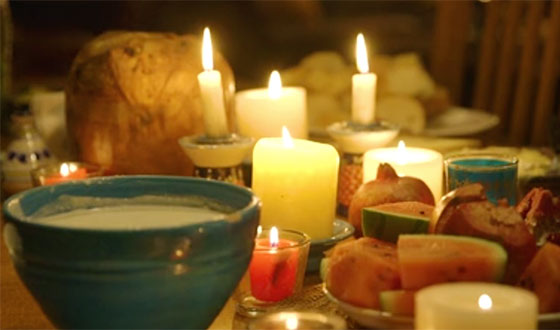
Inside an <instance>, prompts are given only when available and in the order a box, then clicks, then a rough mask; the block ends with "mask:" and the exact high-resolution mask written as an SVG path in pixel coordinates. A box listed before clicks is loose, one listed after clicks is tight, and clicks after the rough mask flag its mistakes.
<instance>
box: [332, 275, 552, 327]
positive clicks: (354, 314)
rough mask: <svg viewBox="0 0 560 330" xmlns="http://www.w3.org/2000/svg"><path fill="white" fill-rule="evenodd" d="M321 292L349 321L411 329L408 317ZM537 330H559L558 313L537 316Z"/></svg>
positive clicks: (412, 324)
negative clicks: (351, 302)
mask: <svg viewBox="0 0 560 330" xmlns="http://www.w3.org/2000/svg"><path fill="white" fill-rule="evenodd" d="M323 292H325V295H326V296H327V297H328V298H329V299H330V300H331V301H332V302H334V303H335V304H336V305H338V307H339V308H340V310H342V311H343V312H344V313H346V314H347V315H348V316H349V317H350V318H351V319H353V320H354V321H356V322H358V324H359V325H361V326H364V327H367V328H370V329H374V328H383V329H413V328H414V318H413V317H410V316H398V315H393V314H391V313H387V312H382V311H380V310H376V309H371V308H364V307H358V306H354V305H351V304H349V303H346V302H344V301H341V300H338V299H337V298H336V297H335V296H333V295H332V294H331V293H330V292H329V290H328V289H327V286H326V284H325V283H323ZM539 329H560V313H550V314H541V315H539Z"/></svg>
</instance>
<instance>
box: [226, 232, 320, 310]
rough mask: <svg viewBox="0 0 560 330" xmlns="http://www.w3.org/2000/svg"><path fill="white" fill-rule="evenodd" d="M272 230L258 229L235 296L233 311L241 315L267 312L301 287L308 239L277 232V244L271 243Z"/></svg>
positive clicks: (297, 233)
mask: <svg viewBox="0 0 560 330" xmlns="http://www.w3.org/2000/svg"><path fill="white" fill-rule="evenodd" d="M274 230H275V227H272V228H267V229H262V230H259V232H258V233H257V237H256V238H255V249H254V250H253V256H252V258H251V263H250V264H249V269H248V271H247V273H246V274H245V276H244V279H242V281H241V284H240V285H239V287H238V290H237V292H236V294H235V298H236V300H237V312H238V313H240V314H241V315H243V316H247V317H257V316H261V315H263V314H265V313H268V312H269V311H270V310H271V309H273V308H274V306H275V305H276V304H277V303H279V302H281V301H283V300H286V299H287V298H290V297H292V296H293V295H295V294H297V293H298V292H300V291H301V289H302V287H303V280H304V277H305V270H306V267H307V257H308V255H309V246H310V242H311V239H310V238H309V236H308V235H307V234H305V233H302V232H298V231H295V230H288V229H278V230H277V233H278V243H277V244H271V239H272V238H271V232H273V231H274Z"/></svg>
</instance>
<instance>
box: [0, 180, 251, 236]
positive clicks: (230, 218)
mask: <svg viewBox="0 0 560 330" xmlns="http://www.w3.org/2000/svg"><path fill="white" fill-rule="evenodd" d="M129 179H140V180H158V181H161V180H163V181H166V180H179V181H185V182H188V181H193V182H197V183H204V182H206V183H208V184H211V185H214V186H222V187H226V188H228V189H232V190H237V191H238V192H241V193H243V194H247V197H249V202H248V203H247V204H246V205H245V206H243V207H242V208H240V209H237V210H235V211H234V212H232V213H228V214H224V215H223V216H222V217H220V218H217V219H215V220H213V221H210V222H196V223H190V224H184V225H177V226H170V227H159V228H157V227H156V228H142V229H134V230H130V229H103V228H101V229H99V228H94V229H93V228H74V227H62V226H52V225H48V224H44V223H40V222H36V221H27V220H23V219H21V217H20V216H17V215H15V214H13V212H11V210H10V209H11V207H10V205H11V204H12V203H19V200H20V199H22V198H23V197H24V196H26V195H27V194H30V193H36V192H41V191H43V190H51V189H57V188H56V187H64V186H78V185H87V184H91V183H103V182H106V181H120V180H129ZM260 205H261V201H260V199H259V198H258V197H257V196H256V195H255V194H254V193H253V192H252V191H251V190H250V189H248V188H246V187H241V186H237V185H234V184H230V183H226V182H222V181H217V180H208V179H202V178H196V177H187V176H174V175H115V176H106V177H94V178H89V179H84V180H76V181H69V182H64V183H60V184H57V185H51V186H40V187H34V188H31V189H28V190H25V191H22V192H19V193H17V194H15V195H12V196H10V197H9V198H7V199H6V200H5V201H4V203H3V206H2V213H3V214H4V216H5V218H6V222H14V223H16V224H18V225H22V226H28V227H31V228H37V229H42V230H52V231H59V232H72V233H90V234H91V233H100V234H101V233H103V234H114V235H138V234H147V233H161V232H174V231H177V230H184V229H188V228H198V227H200V226H202V225H207V224H212V223H218V222H227V223H230V224H234V223H237V222H241V220H243V218H244V217H243V215H244V214H246V213H247V212H249V211H250V210H252V209H255V208H257V207H259V206H260Z"/></svg>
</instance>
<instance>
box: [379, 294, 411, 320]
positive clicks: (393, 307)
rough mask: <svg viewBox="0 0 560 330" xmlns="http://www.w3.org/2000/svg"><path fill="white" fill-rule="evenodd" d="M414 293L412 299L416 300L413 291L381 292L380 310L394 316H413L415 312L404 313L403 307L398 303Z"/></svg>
mask: <svg viewBox="0 0 560 330" xmlns="http://www.w3.org/2000/svg"><path fill="white" fill-rule="evenodd" d="M411 292H412V295H413V297H412V299H414V293H413V291H408V292H407V291H405V290H402V289H400V290H387V291H381V292H379V308H380V310H381V311H383V312H387V313H391V314H393V315H403V316H413V315H414V310H411V311H409V313H403V311H402V310H403V309H404V308H402V307H400V306H398V303H399V302H400V301H401V300H402V299H406V297H405V295H407V294H410V293H411Z"/></svg>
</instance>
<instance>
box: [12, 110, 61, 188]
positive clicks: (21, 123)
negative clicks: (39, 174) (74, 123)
mask: <svg viewBox="0 0 560 330" xmlns="http://www.w3.org/2000/svg"><path fill="white" fill-rule="evenodd" d="M12 124H13V129H14V139H13V140H12V141H11V142H10V144H9V145H8V148H7V150H6V153H5V158H4V159H3V161H2V172H3V173H2V178H3V182H2V188H3V191H4V193H5V194H6V195H11V194H14V193H16V192H19V191H23V190H25V189H29V188H31V187H33V184H32V181H31V174H30V172H31V170H33V169H35V168H37V167H39V166H43V165H46V164H49V163H51V162H53V161H54V160H55V158H54V156H53V155H52V153H51V152H50V150H49V149H48V148H47V145H46V144H45V142H44V141H43V138H42V137H41V135H39V133H38V131H37V129H36V128H35V125H34V123H33V116H32V115H31V113H30V112H28V111H24V112H19V113H16V114H14V115H12Z"/></svg>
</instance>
